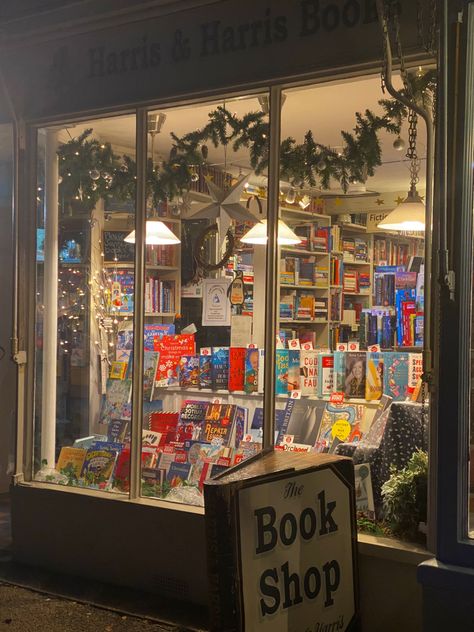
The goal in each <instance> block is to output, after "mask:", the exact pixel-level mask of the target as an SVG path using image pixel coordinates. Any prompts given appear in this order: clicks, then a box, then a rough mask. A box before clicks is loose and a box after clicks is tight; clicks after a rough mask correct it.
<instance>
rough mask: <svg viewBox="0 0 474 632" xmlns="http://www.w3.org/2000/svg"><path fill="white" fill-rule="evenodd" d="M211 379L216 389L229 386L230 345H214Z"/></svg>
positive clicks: (224, 388)
mask: <svg viewBox="0 0 474 632" xmlns="http://www.w3.org/2000/svg"><path fill="white" fill-rule="evenodd" d="M211 380H212V388H213V389H214V390H227V389H228V387H229V347H212V359H211Z"/></svg>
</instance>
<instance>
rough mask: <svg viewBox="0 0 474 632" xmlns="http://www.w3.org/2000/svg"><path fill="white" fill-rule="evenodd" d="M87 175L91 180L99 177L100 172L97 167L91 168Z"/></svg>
mask: <svg viewBox="0 0 474 632" xmlns="http://www.w3.org/2000/svg"><path fill="white" fill-rule="evenodd" d="M89 175H90V177H91V178H92V179H93V180H98V179H99V178H100V172H99V171H97V169H91V170H90V171H89Z"/></svg>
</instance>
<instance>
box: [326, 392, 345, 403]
mask: <svg viewBox="0 0 474 632" xmlns="http://www.w3.org/2000/svg"><path fill="white" fill-rule="evenodd" d="M329 401H330V402H331V404H343V403H344V393H343V392H342V391H334V393H331V395H330V396H329Z"/></svg>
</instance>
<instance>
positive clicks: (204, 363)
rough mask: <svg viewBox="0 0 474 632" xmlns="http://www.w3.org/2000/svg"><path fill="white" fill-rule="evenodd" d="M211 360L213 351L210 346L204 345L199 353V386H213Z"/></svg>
mask: <svg viewBox="0 0 474 632" xmlns="http://www.w3.org/2000/svg"><path fill="white" fill-rule="evenodd" d="M211 361H212V352H211V348H210V347H203V348H202V349H201V353H200V354H199V388H211V387H212V378H211Z"/></svg>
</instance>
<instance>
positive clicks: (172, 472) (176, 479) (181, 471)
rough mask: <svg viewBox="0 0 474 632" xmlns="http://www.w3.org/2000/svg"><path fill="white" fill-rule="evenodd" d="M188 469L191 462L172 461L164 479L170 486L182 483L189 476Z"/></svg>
mask: <svg viewBox="0 0 474 632" xmlns="http://www.w3.org/2000/svg"><path fill="white" fill-rule="evenodd" d="M190 471H191V463H178V462H176V461H173V462H172V463H171V464H170V466H169V469H168V472H167V474H166V480H167V481H168V483H169V484H170V487H178V486H179V485H184V482H185V481H187V480H188V478H189V473H190Z"/></svg>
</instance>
